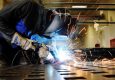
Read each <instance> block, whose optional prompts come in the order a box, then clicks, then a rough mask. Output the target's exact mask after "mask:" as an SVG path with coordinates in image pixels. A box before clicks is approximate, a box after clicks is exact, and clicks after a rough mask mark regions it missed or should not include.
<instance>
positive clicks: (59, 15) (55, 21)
mask: <svg viewBox="0 0 115 80" xmlns="http://www.w3.org/2000/svg"><path fill="white" fill-rule="evenodd" d="M51 12H52V14H50V15H49V16H50V17H49V18H48V20H47V29H46V30H45V33H44V35H46V36H50V35H51V34H52V33H58V34H60V35H63V33H64V32H66V31H65V30H67V24H68V22H67V21H68V20H67V19H68V18H67V17H68V16H69V15H70V14H68V13H64V12H62V11H61V10H60V9H56V10H52V11H51V10H50V13H51Z"/></svg>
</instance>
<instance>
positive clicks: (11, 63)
mask: <svg viewBox="0 0 115 80" xmlns="http://www.w3.org/2000/svg"><path fill="white" fill-rule="evenodd" d="M21 51H23V50H19V51H18V52H17V53H16V54H15V55H14V58H13V59H12V63H11V66H13V63H14V60H15V59H16V57H17V55H18V54H19V53H20V52H21Z"/></svg>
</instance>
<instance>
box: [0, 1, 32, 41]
mask: <svg viewBox="0 0 115 80" xmlns="http://www.w3.org/2000/svg"><path fill="white" fill-rule="evenodd" d="M31 6H32V3H31V2H29V0H28V2H26V0H24V2H23V3H22V2H19V3H18V2H17V3H13V4H11V5H9V6H6V7H5V8H3V9H2V10H1V11H0V34H1V35H2V37H3V38H4V39H5V40H6V41H7V42H8V43H11V40H12V37H13V35H14V33H15V32H16V28H15V27H16V24H17V22H18V21H19V20H21V19H23V18H24V17H26V16H27V15H28V14H29V9H30V7H31Z"/></svg>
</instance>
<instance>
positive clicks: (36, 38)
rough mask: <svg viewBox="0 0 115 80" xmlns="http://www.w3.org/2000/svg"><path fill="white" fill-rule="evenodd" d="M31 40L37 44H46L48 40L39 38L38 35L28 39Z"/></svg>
mask: <svg viewBox="0 0 115 80" xmlns="http://www.w3.org/2000/svg"><path fill="white" fill-rule="evenodd" d="M30 39H31V40H34V41H35V42H38V43H40V44H41V43H48V42H49V41H50V40H49V39H47V38H46V37H44V36H40V35H38V34H33V35H32V36H31V38H30Z"/></svg>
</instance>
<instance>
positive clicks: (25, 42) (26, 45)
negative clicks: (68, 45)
mask: <svg viewBox="0 0 115 80" xmlns="http://www.w3.org/2000/svg"><path fill="white" fill-rule="evenodd" d="M11 43H12V44H16V45H18V46H20V47H21V48H22V49H24V50H28V49H32V50H34V51H35V46H33V45H32V43H33V41H32V40H30V39H27V38H24V37H22V36H21V35H19V34H18V33H15V34H14V36H13V38H12V41H11Z"/></svg>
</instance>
